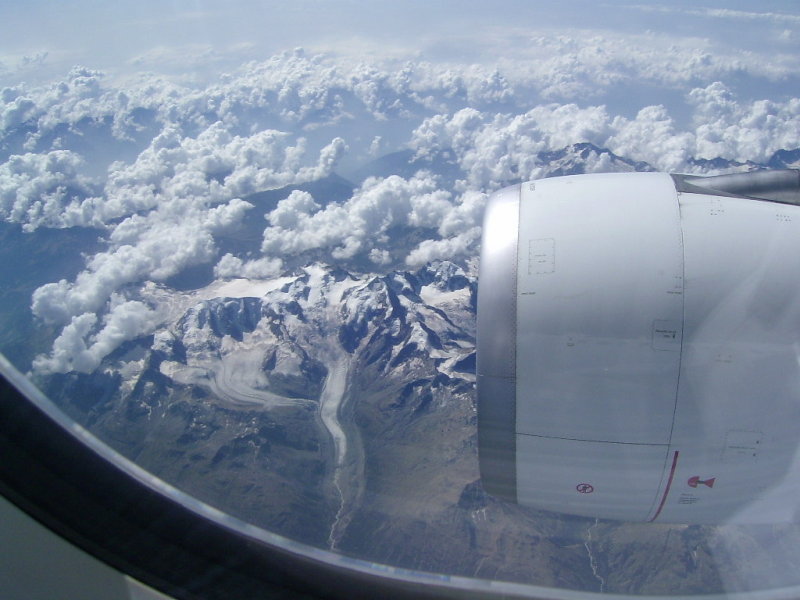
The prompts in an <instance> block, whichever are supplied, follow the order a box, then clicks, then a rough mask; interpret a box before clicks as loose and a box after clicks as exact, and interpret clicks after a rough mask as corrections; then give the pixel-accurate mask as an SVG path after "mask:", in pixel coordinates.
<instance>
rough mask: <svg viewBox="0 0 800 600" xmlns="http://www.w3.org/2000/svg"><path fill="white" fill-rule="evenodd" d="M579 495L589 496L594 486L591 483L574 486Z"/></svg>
mask: <svg viewBox="0 0 800 600" xmlns="http://www.w3.org/2000/svg"><path fill="white" fill-rule="evenodd" d="M575 489H576V490H578V491H579V492H580V493H581V494H591V493H592V492H593V491H594V486H593V485H592V484H591V483H579V484H578V485H576V486H575Z"/></svg>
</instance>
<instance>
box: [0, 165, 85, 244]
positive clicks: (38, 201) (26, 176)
mask: <svg viewBox="0 0 800 600" xmlns="http://www.w3.org/2000/svg"><path fill="white" fill-rule="evenodd" d="M82 163H83V159H82V158H81V157H80V156H79V155H78V154H76V153H75V152H71V151H69V150H54V151H52V152H47V153H44V154H31V153H26V154H23V155H14V156H11V157H10V158H9V159H8V161H6V162H5V163H3V164H2V165H0V218H2V219H3V220H5V221H8V222H11V223H21V224H22V225H23V227H24V229H25V230H26V231H32V230H34V229H36V228H37V227H40V226H45V227H71V226H75V225H88V224H89V223H90V222H91V217H90V216H87V215H86V214H85V213H84V211H83V206H84V205H83V200H84V199H85V197H86V196H87V195H89V194H90V193H91V184H90V181H89V179H88V178H86V177H83V176H81V175H80V174H79V173H78V171H79V169H80V167H81V165H82Z"/></svg>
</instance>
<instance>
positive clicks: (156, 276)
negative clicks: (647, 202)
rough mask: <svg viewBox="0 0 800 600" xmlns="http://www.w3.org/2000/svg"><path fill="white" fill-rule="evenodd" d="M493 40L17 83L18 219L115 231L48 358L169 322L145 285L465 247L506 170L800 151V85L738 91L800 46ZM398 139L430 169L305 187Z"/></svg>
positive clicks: (69, 290) (57, 294)
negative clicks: (204, 69)
mask: <svg viewBox="0 0 800 600" xmlns="http://www.w3.org/2000/svg"><path fill="white" fill-rule="evenodd" d="M711 16H714V17H715V18H723V17H724V18H730V19H733V18H735V19H740V18H745V17H744V16H742V15H738V14H737V15H733V14H726V15H711ZM747 18H750V17H747ZM768 20H769V19H768ZM509 39H511V40H512V41H513V40H516V41H517V42H519V43H516V42H515V43H510V42H509ZM454 43H456V44H457V43H458V41H457V40H456V41H455V42H454ZM481 44H482V47H486V48H488V47H491V46H492V44H498V45H505V46H506V47H513V48H514V51H513V52H508V53H505V54H503V58H502V59H500V60H499V61H497V62H496V63H494V64H491V65H489V64H483V63H480V62H476V63H474V64H460V63H453V62H446V61H438V62H432V61H429V60H419V59H412V60H404V61H402V62H398V61H397V60H396V58H392V59H389V60H386V61H381V60H375V61H373V62H365V61H363V60H354V59H352V58H348V57H340V58H337V57H334V56H331V55H309V54H307V53H306V52H304V51H302V50H299V49H298V50H295V51H291V52H285V53H282V54H278V55H276V56H273V57H271V58H269V59H267V60H264V61H260V62H250V63H247V64H244V65H242V66H241V67H240V68H239V69H237V70H235V71H232V72H230V73H228V74H224V75H222V76H220V77H219V78H218V79H217V80H216V81H215V82H214V83H212V84H210V85H205V86H195V85H191V84H188V83H186V82H181V81H180V80H178V79H174V78H167V77H163V76H159V75H155V74H152V73H150V74H139V75H135V76H129V77H127V78H126V79H120V78H117V79H113V78H111V77H109V76H106V75H104V74H102V73H100V72H98V71H96V70H92V69H89V68H85V67H76V68H74V69H72V70H71V71H70V72H69V73H68V75H67V76H66V77H64V78H62V79H60V80H56V81H53V82H51V83H49V84H47V85H42V86H28V85H25V84H17V85H15V86H10V87H6V88H4V89H2V90H0V124H2V135H1V136H0V161H2V162H0V218H2V219H3V220H5V221H7V222H11V223H18V224H20V225H21V226H22V227H23V228H24V229H26V230H28V231H30V230H34V229H37V228H53V227H55V228H61V227H72V226H84V227H94V228H96V229H97V230H98V231H99V232H100V233H101V235H102V236H103V237H104V239H105V241H106V246H105V248H104V249H103V250H102V251H100V252H99V253H97V254H95V255H93V256H88V257H86V261H85V268H84V269H83V271H81V272H80V273H79V274H78V275H77V277H75V278H74V279H73V280H71V281H67V280H61V281H58V282H52V283H49V284H46V285H44V286H42V287H40V288H39V289H38V290H36V292H35V293H34V295H33V298H32V310H33V312H34V314H35V315H36V317H38V318H40V319H42V320H43V321H46V322H48V323H53V324H56V325H58V326H59V327H61V333H60V334H59V336H58V338H57V339H56V340H55V343H54V346H53V350H52V352H51V353H49V354H47V355H43V356H41V357H40V358H39V359H37V361H36V363H35V367H36V368H37V369H38V370H40V371H42V372H56V371H68V370H79V371H86V370H91V369H92V368H95V367H96V366H97V365H98V364H99V361H100V360H102V357H103V356H105V355H107V353H108V352H111V351H113V349H114V348H116V347H118V346H119V344H121V343H122V342H124V341H125V340H128V339H133V338H135V337H138V336H141V335H145V334H147V333H149V332H151V331H153V330H154V328H155V327H156V326H157V324H158V319H159V317H158V314H159V313H158V310H156V307H153V306H147V305H145V304H144V303H143V302H141V301H140V299H139V298H138V296H137V290H138V288H139V286H141V285H142V284H143V283H145V282H148V281H155V282H163V281H165V280H166V279H168V278H170V277H172V276H174V275H177V274H179V273H181V272H182V271H183V270H184V269H186V268H187V267H190V266H194V265H203V264H205V265H208V266H209V269H210V268H211V267H212V266H213V270H214V274H215V275H216V276H217V277H223V278H230V277H249V278H268V277H274V276H276V275H279V274H280V273H281V271H282V270H283V269H285V268H286V267H287V265H290V264H292V260H289V259H294V258H296V257H299V258H298V260H300V259H302V257H304V256H309V257H314V258H315V259H323V260H328V261H331V262H338V263H347V264H352V265H361V266H362V267H363V266H364V265H367V267H364V268H370V269H374V270H381V269H388V268H390V267H396V266H398V265H403V264H405V265H408V266H418V265H420V264H424V263H425V262H427V261H430V260H435V259H439V258H447V259H450V260H467V259H468V258H470V257H472V256H474V255H475V253H476V252H477V248H478V244H479V240H480V221H481V216H482V210H483V206H484V204H485V201H486V197H487V194H489V193H491V192H492V191H494V190H496V189H498V188H500V187H502V186H504V185H508V184H509V183H512V182H516V181H520V180H526V179H535V178H538V177H545V176H549V175H551V174H553V173H558V172H565V171H568V170H569V169H575V168H577V169H579V170H582V171H586V172H601V171H615V170H630V169H634V168H645V167H647V168H655V169H660V170H667V171H685V172H699V171H702V170H703V169H704V168H706V166H705V165H707V164H708V163H704V162H702V161H701V162H698V161H697V159H715V158H722V159H725V160H728V161H734V162H739V163H744V162H747V161H754V162H761V163H763V162H765V161H767V160H768V159H769V158H770V156H771V155H772V154H773V153H774V152H776V151H777V150H780V149H794V148H798V147H800V99H798V98H797V97H794V96H793V95H791V94H788V95H787V94H786V93H783V94H778V96H776V97H775V98H772V99H771V98H766V97H763V98H762V97H755V98H753V97H747V96H742V94H741V91H740V86H739V84H738V82H739V81H740V80H741V79H742V77H745V78H748V77H749V78H760V79H761V80H763V81H773V82H780V81H782V80H787V81H791V80H792V79H791V78H792V77H795V75H794V73H796V68H797V67H798V66H800V65H798V59H796V58H793V57H791V56H776V57H774V58H775V60H772V61H770V62H769V64H766V65H765V64H764V61H763V57H759V56H757V55H753V54H748V53H746V52H734V53H728V54H726V53H722V52H715V50H718V49H716V48H715V47H713V44H711V43H710V42H708V41H707V40H706V41H703V40H702V39H695V38H682V39H671V38H667V37H665V36H663V35H660V34H651V33H643V34H631V35H627V36H623V35H617V34H609V33H606V34H600V33H597V34H596V35H592V36H571V35H569V33H568V32H567V33H563V32H562V33H560V34H536V35H532V34H530V32H528V33H525V32H523V31H521V30H515V29H509V30H507V31H505V32H503V36H499V37H497V38H496V39H494V38H492V36H491V35H487V36H485V37H484V38H482V40H481ZM498 47H499V46H498ZM162 50H163V52H161V54H163V53H164V52H167V50H164V49H162ZM161 54H159V56H160V55H161ZM43 60H44V59H43ZM149 60H151V62H152V60H155V59H154V58H153V57H152V56H151V57H150V59H149ZM148 64H150V63H148ZM631 89H636V90H638V91H639V92H640V93H639V94H638V95H636V94H634V95H631V94H628V91H630V90H631ZM620 98H622V99H620ZM637 98H640V100H639V101H638V104H637ZM653 98H655V99H657V100H658V101H655V102H652V101H650V100H652V99H653ZM587 144H590V145H591V146H587ZM401 150H403V151H407V152H408V151H410V153H411V154H410V156H412V162H408V161H405V159H403V160H399V159H398V160H399V162H396V164H395V163H391V161H390V162H389V163H380V164H390V165H393V166H390V167H389V168H388V171H387V168H385V167H380V166H374V168H372V167H370V168H372V171H369V168H368V169H367V171H366V173H367V175H369V174H370V173H372V174H374V175H377V176H373V177H366V179H363V181H362V180H361V179H358V180H356V181H355V182H354V183H355V184H356V185H355V187H354V189H353V192H352V194H350V195H349V197H347V198H344V199H342V198H341V197H340V196H330V197H329V196H328V192H326V191H325V190H326V189H328V188H324V187H323V188H316V191H308V189H297V186H301V185H303V184H305V183H309V182H319V181H320V180H323V179H324V178H326V177H328V176H330V175H331V174H333V173H335V172H337V171H339V172H343V173H345V174H346V173H349V172H354V173H355V172H360V171H358V169H359V168H360V167H363V166H364V165H365V164H366V163H368V162H369V161H370V160H373V159H375V158H376V157H378V158H380V160H389V159H391V158H392V156H395V155H392V154H391V153H392V152H397V151H401ZM387 155H389V156H388V157H387ZM397 156H401V155H397ZM402 156H406V155H402ZM392 160H394V159H392ZM645 163H646V164H645ZM376 164H378V163H376ZM393 169H394V170H393ZM291 186H295V187H294V189H292V188H291ZM284 188H286V190H285V192H282V193H281V195H280V196H279V197H278V198H277V199H276V200H275V201H274V202H273V203H272V204H260V202H262V201H261V200H257V199H256V198H260V197H261V196H259V194H262V193H264V192H268V191H270V190H280V189H284ZM309 189H310V188H309ZM320 189H321V190H322V191H319V190H320ZM259 224H260V225H259ZM247 227H250V228H251V229H252V228H255V229H257V230H263V234H262V237H261V240H260V243H254V244H253V245H252V246H251V247H249V248H247V249H246V250H241V249H236V248H227V247H226V248H225V249H221V245H220V239H221V238H220V236H221V235H224V234H228V235H234V236H235V235H236V234H235V232H238V231H241V230H242V228H247ZM232 232H233V233H232ZM401 233H402V236H403V240H402V241H398V239H397V236H398V235H400V234H401ZM237 248H238V247H237Z"/></svg>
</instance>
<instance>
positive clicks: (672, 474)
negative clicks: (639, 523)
mask: <svg viewBox="0 0 800 600" xmlns="http://www.w3.org/2000/svg"><path fill="white" fill-rule="evenodd" d="M676 466H678V451H677V450H675V456H673V457H672V468H671V469H670V471H669V479H668V480H667V487H666V489H665V490H664V495H663V496H662V497H661V504H659V505H658V510H657V511H656V514H654V515H653V518H652V519H650V521H649V522H650V523H652V522H653V521H655V520H656V519H657V518H658V515H660V514H661V509H662V508H664V503H665V502H666V501H667V496H668V495H669V488H670V487H671V486H672V478H673V477H675V467H676Z"/></svg>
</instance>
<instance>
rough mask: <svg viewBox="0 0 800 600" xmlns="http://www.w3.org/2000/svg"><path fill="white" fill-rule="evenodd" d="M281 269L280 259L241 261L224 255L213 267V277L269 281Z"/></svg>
mask: <svg viewBox="0 0 800 600" xmlns="http://www.w3.org/2000/svg"><path fill="white" fill-rule="evenodd" d="M282 268H283V261H282V260H281V259H280V258H259V259H255V260H242V259H241V258H238V257H236V256H234V255H232V254H225V255H224V256H223V257H222V258H221V259H219V262H218V263H217V264H216V265H215V266H214V275H215V276H216V277H221V278H224V279H230V278H234V277H245V278H247V279H269V278H272V277H277V276H278V275H280V274H281V269H282Z"/></svg>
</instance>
